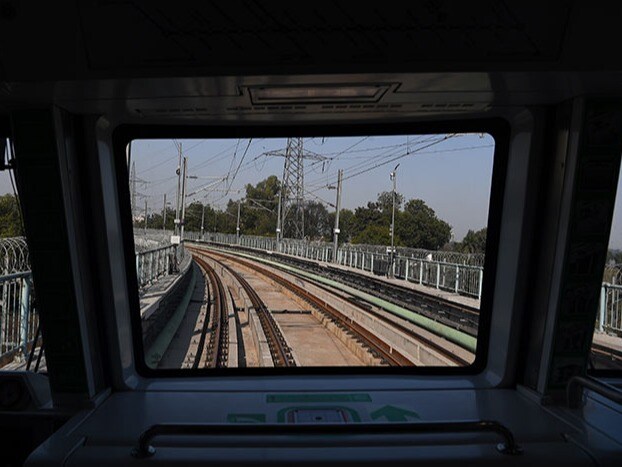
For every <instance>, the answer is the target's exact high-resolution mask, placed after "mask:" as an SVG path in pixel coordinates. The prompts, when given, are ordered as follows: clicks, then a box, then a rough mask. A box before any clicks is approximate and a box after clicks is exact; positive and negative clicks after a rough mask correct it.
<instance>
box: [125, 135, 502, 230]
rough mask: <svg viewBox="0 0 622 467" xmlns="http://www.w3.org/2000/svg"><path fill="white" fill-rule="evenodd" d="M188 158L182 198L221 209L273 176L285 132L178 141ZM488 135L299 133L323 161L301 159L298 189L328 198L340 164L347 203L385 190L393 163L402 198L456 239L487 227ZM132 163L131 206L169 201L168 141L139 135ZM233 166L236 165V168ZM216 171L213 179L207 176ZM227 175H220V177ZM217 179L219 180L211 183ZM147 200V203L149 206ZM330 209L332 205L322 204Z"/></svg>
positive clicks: (171, 147)
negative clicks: (420, 205)
mask: <svg viewBox="0 0 622 467" xmlns="http://www.w3.org/2000/svg"><path fill="white" fill-rule="evenodd" d="M179 142H180V143H181V144H182V152H183V154H184V156H187V157H188V175H189V176H196V177H199V178H197V179H190V180H189V181H188V189H187V193H188V194H189V196H188V200H189V201H192V200H199V201H202V202H208V203H210V204H215V205H217V206H219V207H224V205H225V204H226V202H227V201H228V200H229V199H234V200H235V199H238V198H240V197H242V196H243V192H242V193H238V192H237V190H243V188H244V186H245V185H246V184H247V183H252V184H256V183H257V182H258V181H260V180H263V179H265V178H266V177H268V176H269V175H273V174H274V175H277V176H278V177H279V178H280V177H281V175H282V172H283V158H282V157H278V156H268V155H266V154H265V153H266V152H269V151H276V152H278V151H279V150H282V151H280V152H284V150H285V147H286V145H287V140H286V138H271V139H253V140H248V139H241V140H239V141H238V140H237V139H222V140H180V141H179ZM493 145H494V141H493V139H492V138H491V137H490V136H488V135H477V134H473V135H460V136H454V137H451V138H447V136H446V135H423V136H422V135H416V136H409V137H406V136H383V137H342V138H305V140H304V148H305V151H308V152H310V153H312V156H315V157H317V156H318V155H319V156H323V157H324V158H325V160H324V161H319V160H314V159H313V158H310V159H307V160H305V190H306V191H307V198H308V199H310V200H317V201H326V202H328V203H335V196H336V191H335V190H329V189H328V188H327V185H335V184H336V180H337V170H338V169H343V170H344V182H343V194H342V206H343V207H344V208H349V209H354V208H356V207H357V206H362V205H365V204H366V203H367V202H368V201H375V200H376V198H377V196H378V193H380V192H382V191H390V190H391V187H392V182H391V180H390V177H389V173H390V172H391V171H392V170H393V169H394V167H395V166H396V165H397V164H398V163H399V164H400V166H399V167H398V169H397V191H398V192H399V193H402V194H403V195H404V196H405V198H406V199H407V200H408V199H411V198H421V199H423V200H424V201H425V202H426V203H427V204H428V205H429V206H430V207H432V208H433V209H434V210H435V211H436V213H437V215H438V216H439V217H440V218H441V219H443V220H445V221H447V222H449V224H450V225H451V226H452V227H453V234H454V238H455V239H456V240H461V239H462V237H463V236H464V234H465V233H466V232H467V231H468V230H469V229H473V230H478V229H481V228H482V227H484V226H485V225H486V222H487V216H488V204H489V196H490V183H491V176H492V159H493ZM132 160H134V161H135V163H136V178H137V179H138V182H137V187H136V188H137V189H136V191H137V193H138V195H137V201H136V204H137V207H138V210H139V212H142V210H144V202H145V199H146V200H147V203H148V209H149V211H151V210H152V209H153V208H155V209H157V210H161V209H162V204H163V196H164V194H165V193H166V195H167V201H171V202H172V204H171V205H173V206H174V203H175V193H176V189H177V177H176V175H175V170H176V168H177V162H178V156H177V149H176V146H175V143H174V142H173V141H172V140H144V141H135V142H133V144H132ZM238 167H239V169H238ZM210 177H216V179H213V178H210ZM225 177H227V180H226V181H225V180H222V179H223V178H225ZM218 179H221V181H218ZM149 206H151V208H149ZM327 208H328V209H329V211H331V210H333V209H334V208H332V207H331V206H327Z"/></svg>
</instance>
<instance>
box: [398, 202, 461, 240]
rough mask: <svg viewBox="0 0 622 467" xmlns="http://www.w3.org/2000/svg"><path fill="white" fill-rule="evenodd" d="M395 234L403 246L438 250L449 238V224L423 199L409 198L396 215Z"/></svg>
mask: <svg viewBox="0 0 622 467" xmlns="http://www.w3.org/2000/svg"><path fill="white" fill-rule="evenodd" d="M395 235H396V237H399V238H400V240H401V242H402V244H403V245H404V246H407V247H411V248H425V249H427V250H439V249H440V248H441V247H442V246H443V245H445V243H447V242H448V241H449V239H450V238H451V226H450V225H449V224H448V223H447V222H445V221H443V220H441V219H439V218H438V217H437V216H436V213H435V212H434V210H433V209H432V208H431V207H429V206H428V205H427V204H425V202H424V201H423V200H421V199H411V200H410V201H408V202H407V203H406V205H405V206H404V211H403V212H400V213H399V214H398V215H396V220H395ZM396 244H397V242H396Z"/></svg>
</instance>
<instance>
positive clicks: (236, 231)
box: [235, 199, 242, 243]
mask: <svg viewBox="0 0 622 467" xmlns="http://www.w3.org/2000/svg"><path fill="white" fill-rule="evenodd" d="M241 202H242V200H241V199H239V200H238V222H237V224H236V226H235V235H236V240H237V243H240V203H241Z"/></svg>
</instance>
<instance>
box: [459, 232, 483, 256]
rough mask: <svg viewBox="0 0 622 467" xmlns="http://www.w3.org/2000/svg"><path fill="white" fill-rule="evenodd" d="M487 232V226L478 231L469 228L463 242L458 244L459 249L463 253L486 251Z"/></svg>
mask: <svg viewBox="0 0 622 467" xmlns="http://www.w3.org/2000/svg"><path fill="white" fill-rule="evenodd" d="M486 232H487V229H486V227H484V228H483V229H480V230H478V231H474V230H469V231H468V232H467V233H466V235H465V236H464V238H463V239H462V242H460V243H459V244H458V248H459V251H461V252H463V253H486Z"/></svg>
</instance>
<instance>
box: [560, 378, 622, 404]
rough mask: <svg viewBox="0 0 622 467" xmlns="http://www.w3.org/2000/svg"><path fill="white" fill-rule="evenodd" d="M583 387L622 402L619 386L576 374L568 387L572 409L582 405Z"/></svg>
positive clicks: (568, 396)
mask: <svg viewBox="0 0 622 467" xmlns="http://www.w3.org/2000/svg"><path fill="white" fill-rule="evenodd" d="M583 388H586V389H589V390H590V391H594V392H595V393H598V394H600V395H601V396H603V397H606V398H607V399H609V400H611V401H613V402H615V403H617V404H622V391H620V390H619V389H618V388H616V387H614V386H611V385H610V384H606V383H603V382H601V381H598V380H596V379H594V378H588V377H585V376H574V377H572V378H570V381H568V386H567V387H566V398H567V401H568V407H570V408H571V409H577V408H579V406H580V405H581V398H582V395H583Z"/></svg>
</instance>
